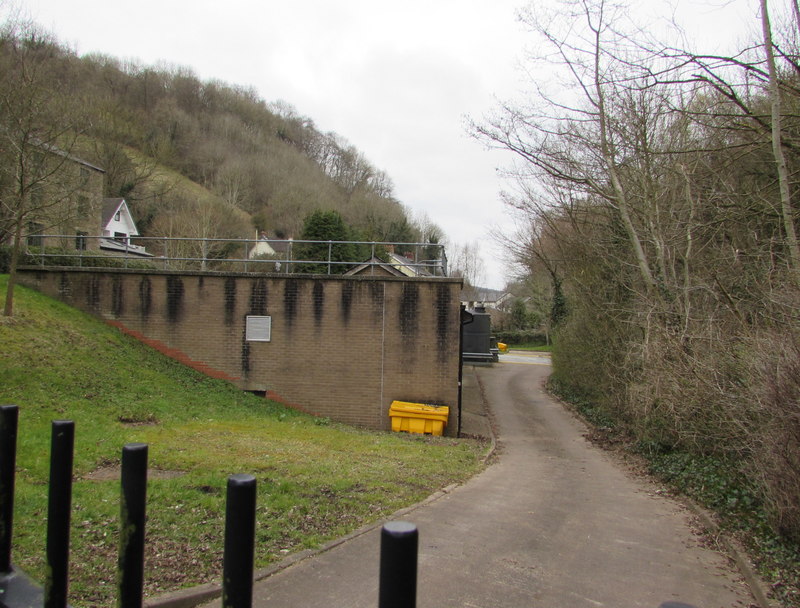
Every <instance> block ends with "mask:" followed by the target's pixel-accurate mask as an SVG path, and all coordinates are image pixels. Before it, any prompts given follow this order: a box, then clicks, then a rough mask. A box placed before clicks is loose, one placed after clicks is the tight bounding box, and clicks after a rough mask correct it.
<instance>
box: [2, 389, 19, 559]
mask: <svg viewBox="0 0 800 608" xmlns="http://www.w3.org/2000/svg"><path fill="white" fill-rule="evenodd" d="M18 421H19V408H18V407H17V406H16V405H2V406H0V573H3V572H11V535H12V532H13V528H14V476H15V475H14V473H15V470H16V468H17V425H18Z"/></svg>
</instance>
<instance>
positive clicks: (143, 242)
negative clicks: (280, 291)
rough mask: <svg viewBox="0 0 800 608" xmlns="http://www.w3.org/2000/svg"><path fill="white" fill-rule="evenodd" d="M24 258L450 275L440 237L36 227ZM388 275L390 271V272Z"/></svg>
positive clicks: (49, 263) (86, 264) (103, 264)
mask: <svg viewBox="0 0 800 608" xmlns="http://www.w3.org/2000/svg"><path fill="white" fill-rule="evenodd" d="M25 263H26V264H35V265H40V266H43V267H61V266H77V267H81V268H108V267H119V268H152V269H158V270H179V271H180V270H191V271H220V272H254V273H264V274H292V273H303V274H310V273H313V274H344V273H346V272H348V271H350V272H359V273H361V274H377V273H378V272H380V269H381V268H384V269H386V270H388V271H389V272H390V273H393V274H397V275H399V276H408V277H446V276H448V274H447V272H448V269H447V255H446V253H445V249H444V245H440V244H436V243H398V242H388V241H310V240H294V239H291V240H279V239H198V238H182V237H120V238H112V237H98V236H88V235H83V234H79V235H63V234H36V235H28V236H27V237H26V240H25ZM384 274H385V273H384Z"/></svg>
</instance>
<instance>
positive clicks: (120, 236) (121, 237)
mask: <svg viewBox="0 0 800 608" xmlns="http://www.w3.org/2000/svg"><path fill="white" fill-rule="evenodd" d="M114 240H115V241H117V242H118V243H125V244H127V243H128V235H127V234H125V233H124V232H115V233H114Z"/></svg>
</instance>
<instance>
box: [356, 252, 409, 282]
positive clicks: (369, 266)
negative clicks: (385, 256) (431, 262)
mask: <svg viewBox="0 0 800 608" xmlns="http://www.w3.org/2000/svg"><path fill="white" fill-rule="evenodd" d="M375 268H380V269H381V270H382V271H384V272H386V273H388V274H390V275H393V276H396V277H404V276H406V275H405V273H403V272H401V271H400V270H399V269H398V268H396V267H395V266H393V265H392V264H387V263H386V262H384V261H383V260H380V259H379V258H377V257H374V256H373V257H371V258H370V259H368V260H367V261H366V262H364V263H363V264H359V265H358V266H356V267H354V268H351V269H350V270H348V271H347V272H345V273H344V274H345V276H353V275H356V274H369V273H370V271H372V270H373V269H375Z"/></svg>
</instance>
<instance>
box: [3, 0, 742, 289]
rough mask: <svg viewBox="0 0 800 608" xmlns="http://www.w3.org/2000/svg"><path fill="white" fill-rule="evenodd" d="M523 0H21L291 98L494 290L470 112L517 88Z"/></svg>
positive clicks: (103, 43)
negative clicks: (478, 266)
mask: <svg viewBox="0 0 800 608" xmlns="http://www.w3.org/2000/svg"><path fill="white" fill-rule="evenodd" d="M0 1H1V0H0ZM712 1H713V0H712ZM650 2H653V5H659V6H663V5H664V2H663V0H650ZM526 3H527V2H526V0H393V1H391V2H389V1H386V0H280V1H278V0H227V1H226V2H219V0H214V1H211V0H191V1H188V0H137V1H136V2H121V1H119V0H17V1H16V4H17V5H19V6H21V7H22V8H23V10H24V11H25V12H27V16H28V17H30V18H32V19H33V20H35V21H36V22H37V23H39V24H40V25H42V26H44V27H45V28H47V29H49V30H50V31H52V32H53V33H54V34H55V35H56V36H57V38H58V39H59V40H60V41H61V42H62V43H65V44H67V45H69V46H71V47H72V48H73V49H74V50H76V51H77V52H78V53H79V54H81V55H82V54H85V53H92V52H101V53H104V54H107V55H112V56H115V57H117V58H120V59H132V60H135V61H137V62H140V63H142V64H146V65H151V64H157V63H166V64H171V65H177V66H184V67H189V68H191V69H192V70H193V71H194V72H195V73H196V74H197V76H198V77H199V78H200V79H201V80H210V79H219V80H222V81H224V82H227V83H230V84H240V85H246V86H252V87H254V88H255V89H256V90H257V92H258V93H259V95H260V96H261V97H262V98H263V99H264V100H266V101H268V102H274V101H278V100H282V101H285V102H288V103H289V104H291V105H292V106H294V107H295V108H296V109H297V111H298V112H299V113H300V114H301V115H304V116H308V117H310V118H311V119H312V120H313V121H314V122H315V123H316V125H317V128H318V129H319V130H320V131H323V132H325V131H334V132H336V133H338V134H339V135H341V136H342V137H344V138H345V139H347V140H348V141H349V142H350V143H352V144H353V145H355V146H356V148H358V149H359V150H360V151H361V152H362V153H363V154H364V155H365V157H366V158H367V159H368V160H369V161H370V163H372V164H373V165H374V166H375V167H377V168H378V169H381V170H384V171H385V172H386V173H387V174H388V175H389V176H390V177H391V179H392V180H393V182H394V185H395V196H396V197H397V198H398V199H399V200H400V201H401V202H403V203H404V204H405V205H406V206H407V207H409V208H410V209H411V210H413V212H415V213H422V212H424V213H427V215H428V217H429V218H430V219H431V220H432V221H433V222H435V223H436V224H438V225H439V226H440V227H441V228H442V229H443V230H444V232H445V233H446V235H447V238H448V240H449V241H451V242H455V243H460V244H465V243H477V244H478V245H479V247H480V250H481V253H482V258H483V261H484V266H485V269H486V272H485V276H484V280H483V281H481V284H482V285H483V286H485V287H491V288H495V289H501V288H502V287H503V286H504V284H505V280H506V273H505V271H504V268H503V265H502V263H501V261H500V260H499V256H498V255H497V246H496V244H495V243H494V242H493V241H492V240H491V238H490V237H489V235H488V231H489V229H490V228H497V229H500V230H501V231H503V230H504V231H506V232H508V231H510V225H511V223H510V219H509V218H508V217H507V214H506V213H505V210H504V208H503V205H502V203H501V202H500V198H499V193H500V191H501V189H502V188H503V183H502V181H501V180H500V178H499V176H498V175H497V171H496V169H497V167H498V166H507V165H508V164H509V162H510V160H511V158H510V155H506V154H504V153H501V152H499V151H487V150H485V149H484V147H483V146H482V145H481V144H480V143H479V142H476V141H475V140H473V139H471V138H470V137H469V136H468V133H467V130H466V127H465V120H466V118H467V117H472V118H474V119H478V120H480V119H481V118H482V117H483V116H485V115H486V114H488V113H490V112H491V110H492V109H493V108H494V107H496V105H497V99H514V98H519V96H520V95H521V91H522V90H523V89H524V86H523V85H524V83H523V81H522V80H521V74H520V72H519V70H518V69H517V65H518V63H519V61H520V60H521V59H522V57H523V49H524V46H525V40H526V36H525V30H524V28H523V26H522V25H521V24H520V23H519V22H518V21H517V19H516V10H517V9H518V8H520V7H521V6H523V5H525V4H526ZM697 3H698V0H683V4H684V5H687V4H688V5H697ZM643 4H644V5H645V6H646V5H647V4H648V2H647V0H645V2H644V3H643ZM726 4H729V3H727V2H723V1H721V2H720V5H726ZM641 5H642V4H640V6H641ZM708 13H709V10H707V9H706V10H705V12H704V15H706V16H707V15H708ZM717 29H719V28H717Z"/></svg>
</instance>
